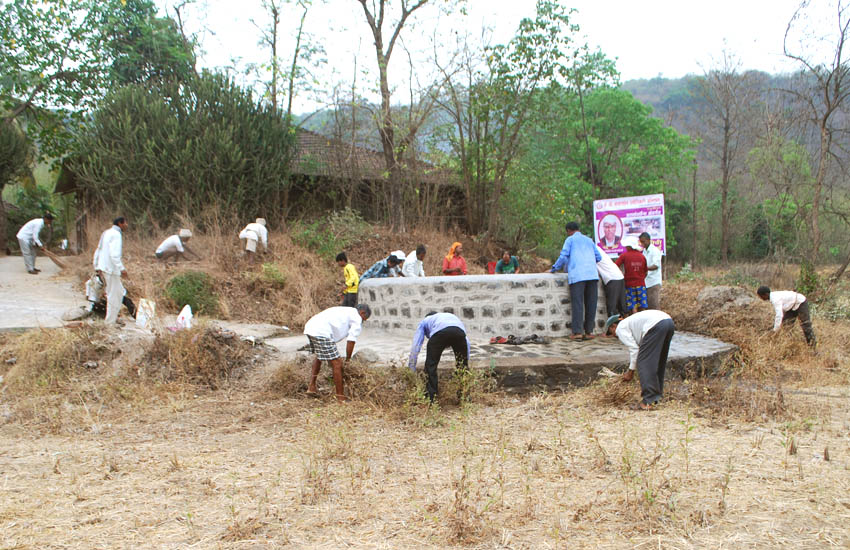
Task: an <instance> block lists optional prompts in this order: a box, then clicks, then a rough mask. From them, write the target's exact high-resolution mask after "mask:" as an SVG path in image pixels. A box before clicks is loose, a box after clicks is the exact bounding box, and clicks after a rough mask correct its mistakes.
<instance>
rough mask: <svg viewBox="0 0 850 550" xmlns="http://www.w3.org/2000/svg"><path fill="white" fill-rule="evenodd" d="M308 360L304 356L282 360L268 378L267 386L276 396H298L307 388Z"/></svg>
mask: <svg viewBox="0 0 850 550" xmlns="http://www.w3.org/2000/svg"><path fill="white" fill-rule="evenodd" d="M309 363H310V362H309V361H308V360H307V358H306V357H304V356H299V357H297V358H296V359H294V360H290V361H282V362H281V363H280V365H279V366H278V367H277V368H276V369H275V371H274V373H273V374H272V376H271V379H270V380H269V384H268V388H269V390H270V391H271V393H272V394H273V395H275V396H278V397H298V396H300V395H301V394H302V393H303V392H304V391H306V390H307V380H308V378H309V376H310V374H309V373H310V365H309Z"/></svg>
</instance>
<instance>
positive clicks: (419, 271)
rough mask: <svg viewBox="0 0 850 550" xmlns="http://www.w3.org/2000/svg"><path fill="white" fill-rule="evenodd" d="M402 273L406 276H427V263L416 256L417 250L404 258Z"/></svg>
mask: <svg viewBox="0 0 850 550" xmlns="http://www.w3.org/2000/svg"><path fill="white" fill-rule="evenodd" d="M401 274H402V275H404V276H405V277H424V276H425V264H424V263H423V262H422V260H420V259H419V258H417V257H416V251H415V250H414V251H413V252H411V253H410V254H408V255H407V258H406V259H405V260H404V266H402V268H401Z"/></svg>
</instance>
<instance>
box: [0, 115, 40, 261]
mask: <svg viewBox="0 0 850 550" xmlns="http://www.w3.org/2000/svg"><path fill="white" fill-rule="evenodd" d="M31 160H32V147H31V146H30V143H29V141H28V140H27V138H26V136H25V135H24V133H23V132H22V131H21V129H20V128H18V125H17V124H16V123H15V122H13V121H0V238H2V239H3V245H2V248H3V249H6V239H7V237H8V235H6V206H5V204H4V202H3V199H2V194H3V189H4V188H5V187H6V184H8V183H12V182H13V181H15V179H16V178H18V177H19V176H22V175H24V174H25V173H26V172H27V171H28V169H29V165H30V162H31Z"/></svg>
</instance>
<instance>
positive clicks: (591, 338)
mask: <svg viewBox="0 0 850 550" xmlns="http://www.w3.org/2000/svg"><path fill="white" fill-rule="evenodd" d="M594 338H595V337H594V336H593V335H592V334H585V335H584V336H582V337H581V339H582V340H593V339H594Z"/></svg>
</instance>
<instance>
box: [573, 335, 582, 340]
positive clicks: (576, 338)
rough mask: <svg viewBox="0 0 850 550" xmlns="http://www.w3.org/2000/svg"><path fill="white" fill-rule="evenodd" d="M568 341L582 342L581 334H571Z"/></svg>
mask: <svg viewBox="0 0 850 550" xmlns="http://www.w3.org/2000/svg"><path fill="white" fill-rule="evenodd" d="M570 340H584V335H583V334H573V335H572V336H570Z"/></svg>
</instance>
